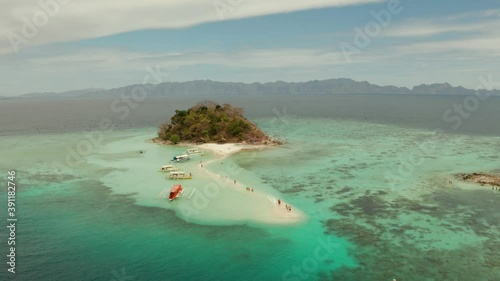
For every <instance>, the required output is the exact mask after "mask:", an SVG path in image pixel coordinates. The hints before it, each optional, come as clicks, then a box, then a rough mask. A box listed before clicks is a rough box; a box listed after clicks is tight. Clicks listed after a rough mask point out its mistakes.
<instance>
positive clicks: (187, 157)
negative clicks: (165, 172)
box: [170, 154, 191, 162]
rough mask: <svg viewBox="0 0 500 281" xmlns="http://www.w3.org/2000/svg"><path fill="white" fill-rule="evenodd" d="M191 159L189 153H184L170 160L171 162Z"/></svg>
mask: <svg viewBox="0 0 500 281" xmlns="http://www.w3.org/2000/svg"><path fill="white" fill-rule="evenodd" d="M189 159H191V158H190V157H189V155H187V154H183V155H179V156H174V158H172V160H170V162H184V161H187V160H189Z"/></svg>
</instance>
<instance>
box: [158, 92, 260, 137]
mask: <svg viewBox="0 0 500 281" xmlns="http://www.w3.org/2000/svg"><path fill="white" fill-rule="evenodd" d="M158 137H159V138H160V139H162V140H165V141H170V142H172V143H174V144H176V143H179V142H183V141H185V142H249V143H254V142H258V143H260V142H264V141H267V140H269V138H268V137H267V136H266V135H265V134H264V133H263V132H262V131H261V130H260V129H259V128H257V126H256V125H255V124H253V123H252V122H250V121H249V120H247V119H246V118H245V117H243V109H242V108H239V107H233V106H231V105H230V104H223V105H220V104H217V103H214V102H211V101H206V102H201V103H198V104H196V105H195V106H193V107H191V108H189V109H188V110H176V111H175V115H174V116H172V117H171V118H170V122H165V123H163V124H161V125H160V130H159V131H158Z"/></svg>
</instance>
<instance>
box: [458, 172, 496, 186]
mask: <svg viewBox="0 0 500 281" xmlns="http://www.w3.org/2000/svg"><path fill="white" fill-rule="evenodd" d="M456 176H457V177H458V178H459V179H461V180H463V181H469V182H475V183H479V184H481V185H491V186H500V176H497V175H488V174H484V173H469V174H457V175H456Z"/></svg>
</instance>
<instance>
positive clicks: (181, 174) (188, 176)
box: [168, 172, 193, 180]
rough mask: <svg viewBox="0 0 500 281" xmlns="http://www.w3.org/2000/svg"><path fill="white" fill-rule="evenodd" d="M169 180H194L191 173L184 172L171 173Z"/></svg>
mask: <svg viewBox="0 0 500 281" xmlns="http://www.w3.org/2000/svg"><path fill="white" fill-rule="evenodd" d="M168 178H169V179H171V180H190V179H192V178H193V176H192V175H191V173H189V174H186V173H184V172H170V174H169V175H168Z"/></svg>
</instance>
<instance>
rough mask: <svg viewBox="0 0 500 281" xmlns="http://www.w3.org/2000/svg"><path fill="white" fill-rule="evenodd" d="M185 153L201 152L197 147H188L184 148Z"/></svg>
mask: <svg viewBox="0 0 500 281" xmlns="http://www.w3.org/2000/svg"><path fill="white" fill-rule="evenodd" d="M186 152H187V154H197V153H203V152H202V151H200V150H198V148H190V149H188V150H186Z"/></svg>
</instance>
